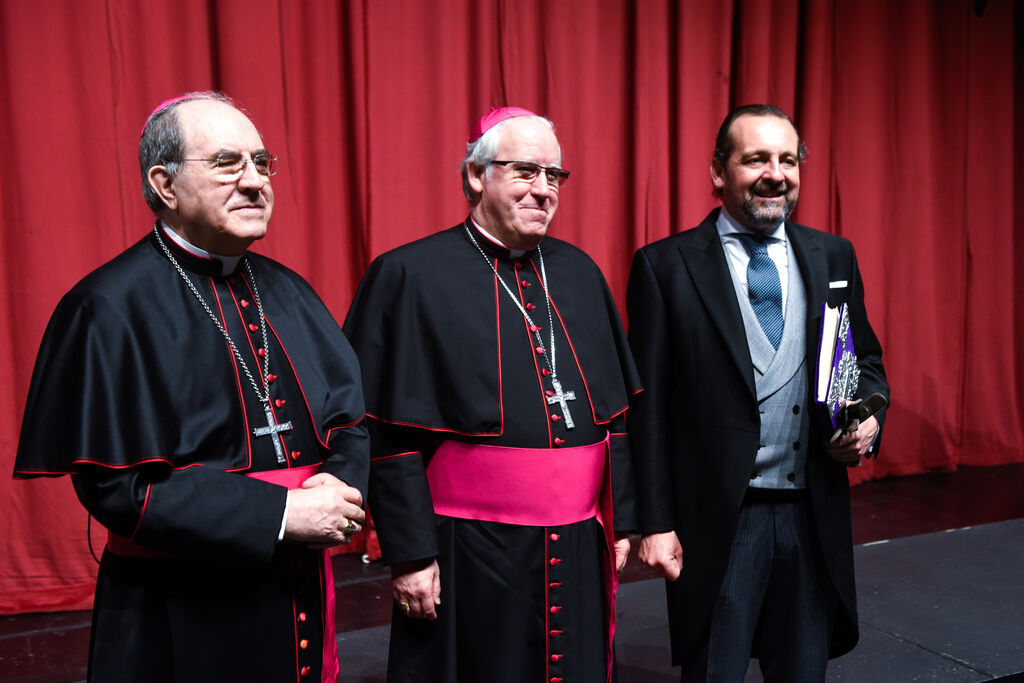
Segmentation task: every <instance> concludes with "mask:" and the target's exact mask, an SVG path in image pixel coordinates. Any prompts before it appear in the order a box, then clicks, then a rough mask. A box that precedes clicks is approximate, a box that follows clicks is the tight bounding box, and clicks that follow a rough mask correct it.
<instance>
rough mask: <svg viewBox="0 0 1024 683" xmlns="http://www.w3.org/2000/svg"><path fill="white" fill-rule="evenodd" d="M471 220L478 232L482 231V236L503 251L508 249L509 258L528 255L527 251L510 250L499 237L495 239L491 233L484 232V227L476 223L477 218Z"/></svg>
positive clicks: (470, 218)
mask: <svg viewBox="0 0 1024 683" xmlns="http://www.w3.org/2000/svg"><path fill="white" fill-rule="evenodd" d="M469 220H471V221H473V225H474V226H475V227H476V229H477V230H479V231H480V234H481V235H483V236H484V237H486V238H487V239H489V240H490V241H492V242H494V243H495V244H497V245H498V246H499V247H501V248H502V249H508V254H509V256H511V257H512V258H522V257H523V254H525V253H526V252H525V251H523V250H522V249H511V248H509V247H508V246H506V245H505V243H504V242H502V241H501V240H499V239H498V238H497V237H495V236H494V235H492V234H491V233H489V232H487V231H486V230H484V229H483V227H482V226H481V225H480V224H479V223H477V222H476V219H475V218H473V217H472V216H470V217H469Z"/></svg>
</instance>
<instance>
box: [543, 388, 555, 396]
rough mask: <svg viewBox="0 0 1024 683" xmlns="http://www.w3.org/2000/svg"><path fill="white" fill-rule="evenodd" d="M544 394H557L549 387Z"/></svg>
mask: <svg viewBox="0 0 1024 683" xmlns="http://www.w3.org/2000/svg"><path fill="white" fill-rule="evenodd" d="M544 395H545V396H554V395H555V392H553V391H551V390H550V389H548V390H546V391H545V392H544Z"/></svg>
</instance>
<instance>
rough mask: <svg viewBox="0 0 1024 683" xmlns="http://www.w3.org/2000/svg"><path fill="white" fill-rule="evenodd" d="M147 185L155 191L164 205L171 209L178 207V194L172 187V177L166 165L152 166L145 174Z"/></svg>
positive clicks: (174, 209)
mask: <svg viewBox="0 0 1024 683" xmlns="http://www.w3.org/2000/svg"><path fill="white" fill-rule="evenodd" d="M147 179H148V180H149V186H150V187H151V188H153V191H154V192H156V193H157V195H158V196H159V197H160V199H161V200H162V201H163V203H164V205H166V206H167V208H168V209H170V210H171V211H176V210H177V209H178V195H177V192H176V190H175V189H174V178H173V177H172V176H171V174H170V173H168V172H167V167H166V166H153V167H152V168H150V169H149V173H148V174H147Z"/></svg>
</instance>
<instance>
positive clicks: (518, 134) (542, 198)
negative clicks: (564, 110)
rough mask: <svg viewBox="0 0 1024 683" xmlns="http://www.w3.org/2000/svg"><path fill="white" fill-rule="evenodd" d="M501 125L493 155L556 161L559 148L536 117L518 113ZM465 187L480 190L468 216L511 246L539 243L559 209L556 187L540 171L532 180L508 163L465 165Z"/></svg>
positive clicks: (500, 158)
mask: <svg viewBox="0 0 1024 683" xmlns="http://www.w3.org/2000/svg"><path fill="white" fill-rule="evenodd" d="M499 125H501V126H502V128H501V130H500V131H499V133H500V138H499V142H498V149H497V154H496V156H495V159H496V160H498V161H532V162H534V163H536V164H540V165H541V166H559V165H560V162H561V153H560V151H559V147H558V139H557V138H556V137H555V133H554V131H552V130H551V128H550V127H549V126H548V125H547V124H546V123H544V122H543V121H540V120H538V119H533V118H526V117H517V118H513V119H509V120H508V121H507V122H504V123H502V124H499ZM467 179H468V182H469V186H470V187H471V188H472V189H473V191H474V192H476V193H478V194H479V200H478V201H477V203H476V205H475V206H474V207H473V212H472V215H473V220H475V221H476V222H477V223H478V224H479V225H480V226H481V227H482V228H484V229H485V230H486V231H487V232H489V233H491V234H492V235H494V236H495V237H497V238H498V239H499V240H501V241H502V242H503V243H504V244H505V246H507V247H509V248H511V249H523V250H530V249H533V248H534V247H536V246H537V245H538V244H540V241H541V239H543V237H544V235H545V234H546V233H547V230H548V225H549V224H550V223H551V219H552V218H554V216H555V211H556V210H557V209H558V189H557V188H556V187H553V186H551V185H549V184H548V181H547V178H546V176H545V174H544V173H538V174H537V176H536V177H535V178H534V179H533V181H526V180H523V179H521V178H516V177H515V173H514V171H513V169H512V168H510V167H508V166H499V165H490V166H487V167H484V168H479V167H475V166H471V167H470V168H468V169H467Z"/></svg>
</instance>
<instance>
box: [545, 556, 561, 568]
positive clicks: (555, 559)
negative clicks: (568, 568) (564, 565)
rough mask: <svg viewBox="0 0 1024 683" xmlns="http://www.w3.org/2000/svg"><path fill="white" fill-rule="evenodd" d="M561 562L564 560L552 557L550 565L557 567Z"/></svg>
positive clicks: (549, 561)
mask: <svg viewBox="0 0 1024 683" xmlns="http://www.w3.org/2000/svg"><path fill="white" fill-rule="evenodd" d="M561 561H562V560H560V559H559V558H557V557H552V558H551V559H550V560H548V563H549V564H550V565H551V566H552V567H554V566H555V565H556V564H558V563H559V562H561Z"/></svg>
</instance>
